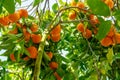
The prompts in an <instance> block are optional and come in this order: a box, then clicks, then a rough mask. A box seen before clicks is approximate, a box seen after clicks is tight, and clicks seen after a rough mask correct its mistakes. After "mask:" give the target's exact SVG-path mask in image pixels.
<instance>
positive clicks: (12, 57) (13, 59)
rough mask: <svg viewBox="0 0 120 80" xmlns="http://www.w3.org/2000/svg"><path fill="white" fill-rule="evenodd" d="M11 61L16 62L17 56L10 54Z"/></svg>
mask: <svg viewBox="0 0 120 80" xmlns="http://www.w3.org/2000/svg"><path fill="white" fill-rule="evenodd" d="M10 59H11V61H16V59H15V56H14V54H13V53H12V54H10Z"/></svg>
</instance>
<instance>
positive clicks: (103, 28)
mask: <svg viewBox="0 0 120 80" xmlns="http://www.w3.org/2000/svg"><path fill="white" fill-rule="evenodd" d="M110 28H111V21H103V22H101V24H100V26H99V30H98V33H97V35H96V38H97V39H98V40H101V39H103V38H104V37H105V36H106V35H107V33H108V32H109V31H110Z"/></svg>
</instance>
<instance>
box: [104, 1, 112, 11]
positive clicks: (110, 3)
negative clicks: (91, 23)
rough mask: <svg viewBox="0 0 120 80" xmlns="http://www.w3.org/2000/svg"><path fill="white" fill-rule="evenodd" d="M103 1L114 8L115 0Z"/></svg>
mask: <svg viewBox="0 0 120 80" xmlns="http://www.w3.org/2000/svg"><path fill="white" fill-rule="evenodd" d="M103 1H104V3H105V4H107V5H108V7H109V8H110V9H112V8H113V7H114V2H113V0H103Z"/></svg>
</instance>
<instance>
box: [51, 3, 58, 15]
mask: <svg viewBox="0 0 120 80" xmlns="http://www.w3.org/2000/svg"><path fill="white" fill-rule="evenodd" d="M52 10H53V11H54V12H55V13H56V12H57V10H58V3H55V4H53V6H52Z"/></svg>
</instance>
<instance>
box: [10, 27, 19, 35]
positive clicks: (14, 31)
mask: <svg viewBox="0 0 120 80" xmlns="http://www.w3.org/2000/svg"><path fill="white" fill-rule="evenodd" d="M9 33H11V34H17V33H18V29H17V28H15V29H14V30H11V31H9Z"/></svg>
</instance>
